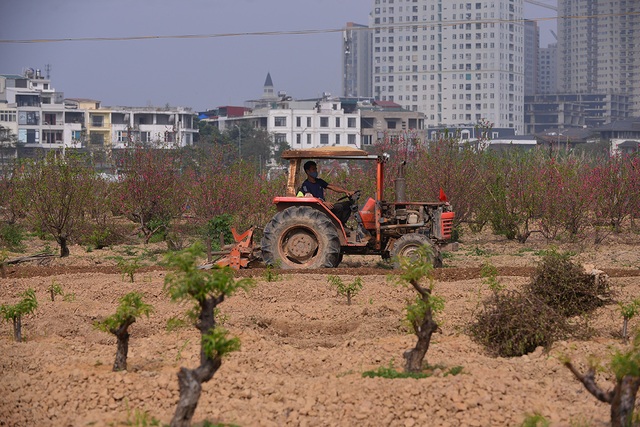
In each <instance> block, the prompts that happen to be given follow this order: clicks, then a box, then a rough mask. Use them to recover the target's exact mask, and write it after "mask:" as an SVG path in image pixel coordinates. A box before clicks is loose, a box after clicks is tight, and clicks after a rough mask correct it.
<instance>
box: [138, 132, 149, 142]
mask: <svg viewBox="0 0 640 427" xmlns="http://www.w3.org/2000/svg"><path fill="white" fill-rule="evenodd" d="M140 142H151V132H140Z"/></svg>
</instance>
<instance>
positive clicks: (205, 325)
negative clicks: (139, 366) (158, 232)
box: [165, 243, 253, 427]
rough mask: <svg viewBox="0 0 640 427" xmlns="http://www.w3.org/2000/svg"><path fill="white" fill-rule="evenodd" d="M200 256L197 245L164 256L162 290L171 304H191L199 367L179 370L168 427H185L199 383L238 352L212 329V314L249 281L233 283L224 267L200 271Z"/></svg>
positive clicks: (197, 396)
mask: <svg viewBox="0 0 640 427" xmlns="http://www.w3.org/2000/svg"><path fill="white" fill-rule="evenodd" d="M203 254H204V249H203V247H202V245H201V244H199V243H197V244H194V245H192V246H191V247H189V248H187V249H185V250H183V251H180V252H175V253H170V254H169V255H167V264H168V266H169V267H170V268H172V269H174V271H173V272H171V273H170V274H168V275H167V277H166V278H165V290H166V291H167V292H168V294H169V296H170V297H171V299H172V300H173V301H190V302H193V303H194V308H193V310H192V317H194V318H196V319H197V321H196V325H195V326H196V328H197V329H198V330H199V331H200V336H201V342H200V366H198V367H197V368H195V369H187V368H184V367H182V368H180V372H179V373H178V383H179V389H180V400H179V402H178V406H177V407H176V412H175V414H174V416H173V419H172V420H171V426H172V427H183V426H184V427H186V426H189V425H190V424H191V418H192V417H193V414H194V413H195V410H196V407H197V406H198V400H199V399H200V394H201V393H202V383H203V382H207V381H209V380H210V379H211V378H212V377H213V375H214V374H215V373H216V371H217V370H218V369H219V368H220V366H221V365H222V357H223V356H224V355H225V354H228V353H230V352H232V351H236V350H238V349H239V348H240V341H239V340H238V338H228V336H227V335H228V332H227V331H226V330H224V329H223V328H220V327H218V326H217V325H216V318H215V310H216V307H217V306H218V305H220V304H221V303H222V302H223V301H224V299H225V297H227V296H231V295H233V294H234V293H235V292H236V291H238V290H239V289H243V290H245V291H246V290H248V289H249V288H250V287H251V286H252V285H253V280H251V279H240V280H234V272H233V270H231V269H230V268H228V267H225V268H221V269H213V270H209V271H207V270H200V269H198V267H197V261H198V259H199V258H201V257H202V256H203Z"/></svg>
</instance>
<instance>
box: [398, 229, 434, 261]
mask: <svg viewBox="0 0 640 427" xmlns="http://www.w3.org/2000/svg"><path fill="white" fill-rule="evenodd" d="M424 245H427V246H428V247H430V248H431V255H430V256H429V261H431V263H432V265H433V266H434V267H435V268H440V267H442V254H441V253H440V250H438V248H437V247H436V246H435V245H434V244H433V243H432V242H431V240H429V238H428V237H427V236H425V235H424V234H418V233H410V234H405V235H404V236H402V237H400V238H399V239H398V240H396V241H395V242H394V243H393V248H392V249H391V252H390V254H389V255H390V256H391V259H392V260H393V263H394V266H395V267H396V268H399V267H400V263H399V262H398V259H399V258H415V257H416V256H417V254H416V251H417V250H418V248H419V247H421V246H424Z"/></svg>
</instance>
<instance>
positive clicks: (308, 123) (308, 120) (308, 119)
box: [307, 117, 311, 128]
mask: <svg viewBox="0 0 640 427" xmlns="http://www.w3.org/2000/svg"><path fill="white" fill-rule="evenodd" d="M307 127H308V128H310V127H311V117H307Z"/></svg>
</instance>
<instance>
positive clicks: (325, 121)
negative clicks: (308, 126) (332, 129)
mask: <svg viewBox="0 0 640 427" xmlns="http://www.w3.org/2000/svg"><path fill="white" fill-rule="evenodd" d="M320 127H321V128H328V127H329V117H320Z"/></svg>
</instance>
